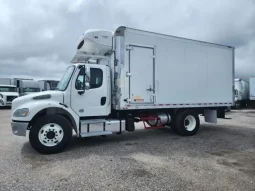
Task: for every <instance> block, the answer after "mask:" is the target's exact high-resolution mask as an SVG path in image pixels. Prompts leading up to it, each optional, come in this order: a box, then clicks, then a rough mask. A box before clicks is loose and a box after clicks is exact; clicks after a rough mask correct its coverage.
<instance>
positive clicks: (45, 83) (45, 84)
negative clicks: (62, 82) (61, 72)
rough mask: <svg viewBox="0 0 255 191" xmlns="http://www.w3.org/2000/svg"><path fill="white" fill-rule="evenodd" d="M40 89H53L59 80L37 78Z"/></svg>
mask: <svg viewBox="0 0 255 191" xmlns="http://www.w3.org/2000/svg"><path fill="white" fill-rule="evenodd" d="M38 83H39V87H40V91H41V92H42V91H47V90H54V89H55V88H56V87H57V85H58V83H59V81H57V80H38Z"/></svg>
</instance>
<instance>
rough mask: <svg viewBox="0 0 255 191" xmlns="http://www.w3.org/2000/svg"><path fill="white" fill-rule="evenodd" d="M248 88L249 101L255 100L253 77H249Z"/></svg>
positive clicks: (254, 80)
mask: <svg viewBox="0 0 255 191" xmlns="http://www.w3.org/2000/svg"><path fill="white" fill-rule="evenodd" d="M249 86H250V88H249V89H250V91H249V92H250V100H255V77H250V79H249Z"/></svg>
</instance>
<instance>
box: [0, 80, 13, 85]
mask: <svg viewBox="0 0 255 191" xmlns="http://www.w3.org/2000/svg"><path fill="white" fill-rule="evenodd" d="M0 84H1V85H11V78H0Z"/></svg>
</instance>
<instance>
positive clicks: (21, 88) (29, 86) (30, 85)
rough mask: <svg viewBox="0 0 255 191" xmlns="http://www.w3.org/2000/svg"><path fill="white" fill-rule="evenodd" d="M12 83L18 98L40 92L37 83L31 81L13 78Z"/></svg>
mask: <svg viewBox="0 0 255 191" xmlns="http://www.w3.org/2000/svg"><path fill="white" fill-rule="evenodd" d="M12 83H13V85H15V86H16V87H17V91H18V93H19V95H20V96H24V95H28V94H32V93H36V92H40V87H39V82H37V81H35V80H32V79H22V78H14V79H12Z"/></svg>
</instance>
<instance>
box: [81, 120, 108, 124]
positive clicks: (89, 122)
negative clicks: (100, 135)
mask: <svg viewBox="0 0 255 191" xmlns="http://www.w3.org/2000/svg"><path fill="white" fill-rule="evenodd" d="M105 122H106V120H105V119H89V120H81V125H86V124H96V123H105Z"/></svg>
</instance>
